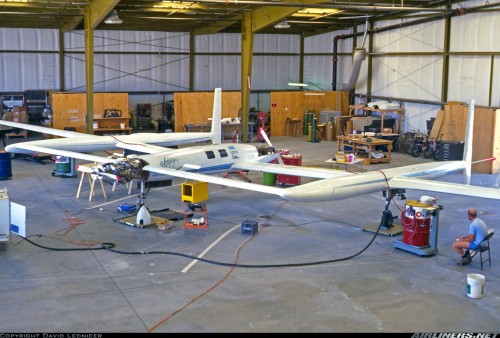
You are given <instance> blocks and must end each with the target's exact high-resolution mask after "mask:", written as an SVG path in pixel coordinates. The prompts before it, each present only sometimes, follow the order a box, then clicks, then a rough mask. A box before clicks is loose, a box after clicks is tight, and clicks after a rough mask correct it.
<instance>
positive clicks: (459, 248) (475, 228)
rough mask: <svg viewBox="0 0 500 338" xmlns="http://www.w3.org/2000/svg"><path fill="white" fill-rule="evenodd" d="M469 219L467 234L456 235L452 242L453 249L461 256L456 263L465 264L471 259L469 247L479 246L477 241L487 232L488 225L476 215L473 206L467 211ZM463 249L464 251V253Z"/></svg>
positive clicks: (475, 247)
mask: <svg viewBox="0 0 500 338" xmlns="http://www.w3.org/2000/svg"><path fill="white" fill-rule="evenodd" d="M467 215H468V217H469V220H470V221H471V223H470V225H469V234H468V235H467V236H463V237H457V239H456V240H455V242H453V244H452V247H453V249H454V250H455V251H456V252H457V253H458V254H459V255H460V256H462V260H461V261H460V262H459V263H458V265H467V264H469V263H470V262H471V261H472V258H471V256H470V252H469V249H471V250H475V249H477V247H478V246H479V243H481V241H482V240H483V239H484V238H485V237H486V235H487V234H488V227H487V226H486V223H484V221H483V220H481V219H479V218H478V217H477V211H476V209H474V208H470V209H469V210H468V211H467ZM464 250H465V253H464Z"/></svg>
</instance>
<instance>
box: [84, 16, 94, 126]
mask: <svg viewBox="0 0 500 338" xmlns="http://www.w3.org/2000/svg"><path fill="white" fill-rule="evenodd" d="M90 13H91V10H90V6H85V10H84V24H85V85H86V90H87V133H88V134H94V127H93V124H94V29H93V28H92V20H91V15H90Z"/></svg>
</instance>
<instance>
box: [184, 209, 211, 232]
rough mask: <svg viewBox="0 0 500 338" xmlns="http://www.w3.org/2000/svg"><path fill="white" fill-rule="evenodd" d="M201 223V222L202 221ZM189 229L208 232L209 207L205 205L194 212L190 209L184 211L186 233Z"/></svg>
mask: <svg viewBox="0 0 500 338" xmlns="http://www.w3.org/2000/svg"><path fill="white" fill-rule="evenodd" d="M202 219H203V221H202V222H200V220H202ZM187 229H203V230H205V231H208V212H207V205H206V204H203V205H201V206H200V207H198V208H194V210H192V209H190V208H189V207H188V209H186V210H184V232H186V231H187Z"/></svg>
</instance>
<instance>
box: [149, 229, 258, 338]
mask: <svg viewBox="0 0 500 338" xmlns="http://www.w3.org/2000/svg"><path fill="white" fill-rule="evenodd" d="M254 237H255V235H252V236H251V237H250V238H249V239H247V240H246V241H245V242H243V244H241V245H240V246H239V247H238V249H236V256H235V257H234V262H237V261H238V257H239V255H240V250H241V248H243V247H244V246H245V244H247V243H248V242H250V240H252V239H253V238H254ZM234 268H235V265H234V263H233V266H231V269H229V271H228V272H227V273H226V274H225V275H224V277H223V278H222V279H221V280H220V281H218V282H217V283H215V284H214V285H212V286H211V287H210V288H208V289H207V290H206V291H204V292H203V293H201V294H199V295H198V296H196V297H195V298H193V299H192V300H190V301H189V302H188V303H186V304H185V305H184V306H183V307H181V308H179V309H177V310H175V311H174V312H172V313H171V314H170V315H168V316H167V317H165V318H164V319H162V320H161V321H159V322H158V323H157V324H155V325H154V326H153V327H151V328H150V329H149V330H148V331H147V333H151V332H152V331H153V330H154V329H156V328H157V327H159V326H160V325H162V324H164V323H165V322H166V321H167V320H169V319H170V318H172V317H173V316H175V315H176V314H178V313H179V312H181V311H182V310H184V309H185V308H187V307H188V306H189V305H191V304H193V303H194V302H195V301H197V300H198V299H200V298H201V297H203V296H205V295H206V294H208V293H209V292H210V291H212V290H214V289H215V288H216V287H218V286H219V285H221V284H222V283H223V282H224V281H225V280H226V279H227V278H228V277H229V275H230V274H231V272H233V270H234Z"/></svg>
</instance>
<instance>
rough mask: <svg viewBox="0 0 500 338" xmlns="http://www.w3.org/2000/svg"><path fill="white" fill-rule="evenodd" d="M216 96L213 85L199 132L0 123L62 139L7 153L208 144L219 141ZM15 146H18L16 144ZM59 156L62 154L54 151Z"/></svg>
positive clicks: (45, 141) (20, 145) (22, 147)
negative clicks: (103, 131) (206, 123)
mask: <svg viewBox="0 0 500 338" xmlns="http://www.w3.org/2000/svg"><path fill="white" fill-rule="evenodd" d="M220 95H221V89H220V88H217V89H216V90H215V93H214V107H213V112H212V114H213V116H212V129H211V130H210V132H199V133H183V132H179V133H135V134H131V135H112V136H111V135H110V136H101V135H89V134H85V133H79V132H75V131H68V130H61V129H54V128H47V127H42V126H36V125H31V124H26V123H18V122H11V121H4V120H0V124H2V125H5V126H9V127H13V128H19V129H26V130H31V131H35V132H39V133H43V134H49V135H55V136H60V137H63V138H64V139H60V138H55V139H46V140H39V141H30V142H25V143H23V144H18V145H17V144H13V145H10V146H9V150H8V151H10V152H13V153H33V151H31V150H29V149H27V148H26V147H25V145H27V144H32V145H36V146H38V147H47V148H51V149H60V150H69V151H76V152H92V151H104V150H112V149H118V148H124V149H128V147H131V148H133V147H134V145H136V144H149V145H153V146H162V147H173V146H178V145H182V144H192V143H200V142H209V141H211V142H212V144H220V143H221V126H220V121H221V107H220V106H218V107H217V106H216V104H219V105H220ZM18 146H19V147H18ZM57 155H62V154H57Z"/></svg>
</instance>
